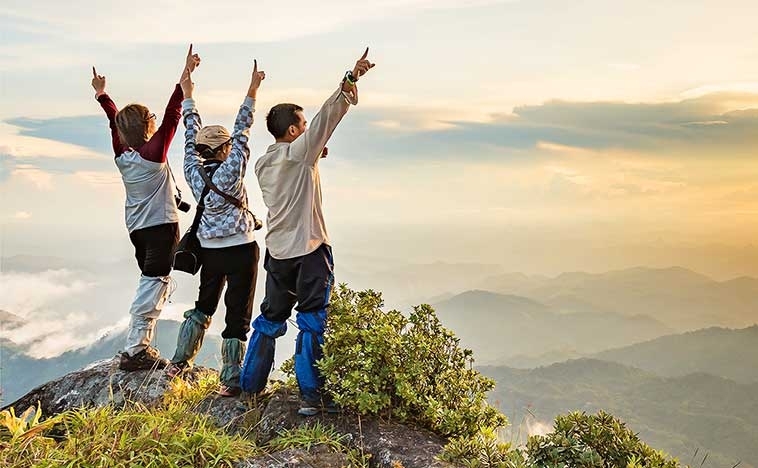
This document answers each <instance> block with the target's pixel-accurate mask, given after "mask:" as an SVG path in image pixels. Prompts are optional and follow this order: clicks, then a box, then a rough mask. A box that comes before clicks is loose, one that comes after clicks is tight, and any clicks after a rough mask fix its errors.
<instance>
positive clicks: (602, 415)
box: [527, 411, 679, 468]
mask: <svg viewBox="0 0 758 468" xmlns="http://www.w3.org/2000/svg"><path fill="white" fill-rule="evenodd" d="M527 458H528V460H529V461H530V462H531V463H533V464H535V465H536V466H540V467H551V468H552V467H555V468H563V467H566V468H568V467H571V468H619V467H628V468H677V467H678V466H679V464H678V462H677V461H676V460H675V459H671V458H669V457H667V456H666V455H665V454H664V453H662V452H659V451H657V450H654V449H652V448H650V447H649V446H648V445H647V444H645V443H644V442H642V441H640V439H639V437H637V435H636V434H635V433H633V432H632V431H630V430H629V429H628V428H627V427H626V425H625V424H624V423H623V422H621V421H619V420H618V419H616V418H614V417H613V416H612V415H610V414H608V413H606V412H603V411H600V412H598V413H597V414H596V415H588V414H586V413H578V412H574V413H569V414H567V415H562V416H558V417H557V418H555V424H554V426H553V432H551V433H550V434H547V435H545V436H533V437H530V438H529V441H528V443H527Z"/></svg>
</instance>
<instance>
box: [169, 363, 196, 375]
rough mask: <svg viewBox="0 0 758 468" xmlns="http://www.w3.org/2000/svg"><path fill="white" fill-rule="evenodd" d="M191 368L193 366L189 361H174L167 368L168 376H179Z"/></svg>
mask: <svg viewBox="0 0 758 468" xmlns="http://www.w3.org/2000/svg"><path fill="white" fill-rule="evenodd" d="M190 369H191V366H190V365H189V364H188V363H187V361H179V362H172V363H171V364H169V366H168V367H167V368H166V377H168V378H169V379H173V378H174V377H178V376H180V375H181V374H183V373H184V372H185V371H188V370H190Z"/></svg>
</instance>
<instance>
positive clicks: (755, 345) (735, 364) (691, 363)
mask: <svg viewBox="0 0 758 468" xmlns="http://www.w3.org/2000/svg"><path fill="white" fill-rule="evenodd" d="M592 357H593V358H596V359H602V360H604V361H613V362H618V363H620V364H625V365H628V366H633V367H636V368H639V369H644V370H647V371H651V372H654V373H656V374H658V375H661V376H666V377H679V376H684V375H687V374H693V373H707V374H711V375H715V376H718V377H724V378H728V379H731V380H734V381H736V382H740V383H747V384H750V383H758V325H754V326H752V327H748V328H743V329H739V330H732V329H726V328H716V327H713V328H707V329H703V330H697V331H694V332H688V333H683V334H678V335H670V336H663V337H660V338H656V339H654V340H651V341H646V342H644V343H637V344H634V345H631V346H625V347H623V348H617V349H610V350H607V351H603V352H600V353H596V354H593V355H592Z"/></svg>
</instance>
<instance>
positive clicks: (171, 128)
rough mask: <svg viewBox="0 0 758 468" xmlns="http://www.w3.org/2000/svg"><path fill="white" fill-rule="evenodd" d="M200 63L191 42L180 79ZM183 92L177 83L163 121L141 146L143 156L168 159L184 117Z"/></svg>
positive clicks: (160, 159)
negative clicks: (170, 147) (172, 142)
mask: <svg viewBox="0 0 758 468" xmlns="http://www.w3.org/2000/svg"><path fill="white" fill-rule="evenodd" d="M199 65H200V57H199V56H198V55H197V54H193V53H192V44H190V46H189V51H188V52H187V58H186V61H185V64H184V67H183V68H182V75H181V77H180V78H179V80H180V81H181V80H182V77H184V75H185V72H186V70H189V71H190V73H191V72H192V71H194V70H195V68H197V67H198V66H199ZM182 93H183V91H182V88H181V84H180V83H177V84H176V86H174V92H173V93H172V94H171V97H170V98H169V100H168V104H167V105H166V111H165V112H164V113H163V121H161V125H160V127H158V130H157V131H156V132H155V133H154V134H153V136H152V137H151V138H150V141H148V142H147V143H145V144H144V145H143V146H142V147H141V148H139V152H140V155H141V156H142V157H143V158H145V159H147V160H149V161H153V162H158V163H162V162H165V161H166V158H167V157H168V148H169V146H171V141H172V140H173V139H174V135H175V134H176V127H178V126H179V120H180V119H181V117H182Z"/></svg>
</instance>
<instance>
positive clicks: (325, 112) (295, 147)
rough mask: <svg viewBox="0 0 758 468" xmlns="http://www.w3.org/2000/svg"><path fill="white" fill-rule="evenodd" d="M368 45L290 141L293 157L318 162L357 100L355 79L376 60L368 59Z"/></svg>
mask: <svg viewBox="0 0 758 468" xmlns="http://www.w3.org/2000/svg"><path fill="white" fill-rule="evenodd" d="M367 57H368V48H366V51H365V52H364V53H363V56H361V58H359V59H358V61H357V62H355V66H354V67H353V70H352V71H350V72H348V73H347V74H346V75H345V78H344V79H343V80H342V84H341V86H340V87H339V88H338V89H337V90H336V91H335V92H334V93H333V94H332V95H331V96H329V98H328V99H327V100H326V102H324V104H323V105H322V106H321V110H319V112H318V114H316V116H315V117H314V118H313V120H312V121H311V124H310V125H309V126H308V129H307V130H306V131H305V132H303V134H302V135H300V136H299V137H297V138H296V139H295V141H293V142H292V143H291V144H290V157H291V158H293V159H297V160H301V161H304V162H305V163H306V164H310V165H315V164H316V163H317V162H318V160H319V157H321V154H322V151H323V150H324V147H325V146H326V143H327V141H329V138H331V136H332V133H334V130H335V129H336V128H337V125H338V124H339V123H340V121H341V120H342V117H344V116H345V114H346V113H347V110H348V108H349V107H350V105H351V104H352V105H356V104H358V86H357V84H356V82H357V81H358V78H360V76H361V75H365V74H366V72H368V71H369V70H370V69H371V68H373V67H374V65H375V64H374V63H371V62H370V61H369V60H368V59H367Z"/></svg>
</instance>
